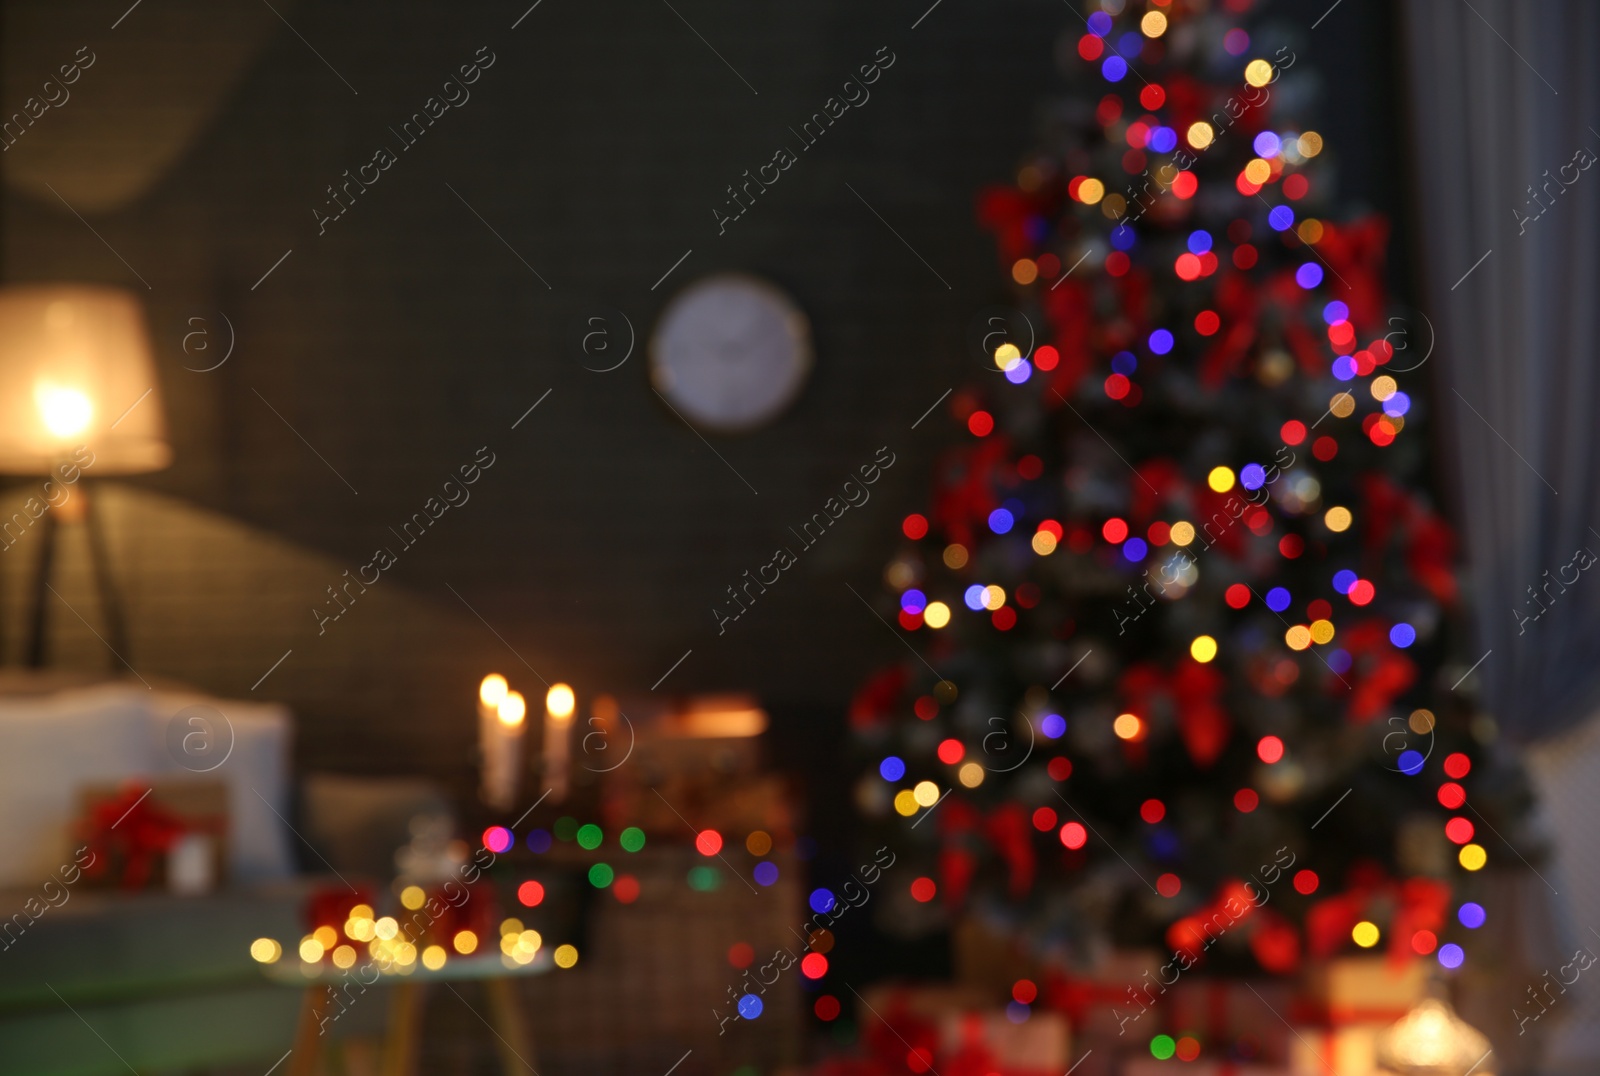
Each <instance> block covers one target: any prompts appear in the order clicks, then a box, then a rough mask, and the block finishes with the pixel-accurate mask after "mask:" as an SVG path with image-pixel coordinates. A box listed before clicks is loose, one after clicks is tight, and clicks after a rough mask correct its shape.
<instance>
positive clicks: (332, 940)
mask: <svg viewBox="0 0 1600 1076" xmlns="http://www.w3.org/2000/svg"><path fill="white" fill-rule="evenodd" d="M311 936H312V937H313V938H315V939H316V940H317V944H318V945H320V946H322V948H323V949H332V948H333V947H334V946H335V945H338V944H339V932H338V931H337V930H334V929H333V928H332V927H318V928H317V929H316V930H313V931H312V932H311Z"/></svg>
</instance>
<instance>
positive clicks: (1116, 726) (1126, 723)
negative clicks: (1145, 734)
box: [1111, 714, 1144, 740]
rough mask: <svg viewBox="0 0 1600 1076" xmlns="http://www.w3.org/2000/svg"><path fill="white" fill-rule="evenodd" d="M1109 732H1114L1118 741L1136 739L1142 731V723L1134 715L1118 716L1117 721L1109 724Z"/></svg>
mask: <svg viewBox="0 0 1600 1076" xmlns="http://www.w3.org/2000/svg"><path fill="white" fill-rule="evenodd" d="M1111 731H1112V732H1115V733H1116V734H1117V737H1118V738H1119V739H1123V740H1132V739H1136V738H1138V735H1139V733H1140V732H1142V731H1144V722H1143V721H1140V720H1139V718H1138V716H1137V715H1135V714H1118V715H1117V719H1116V720H1115V721H1113V722H1111Z"/></svg>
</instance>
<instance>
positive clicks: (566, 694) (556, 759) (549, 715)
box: [544, 684, 577, 803]
mask: <svg viewBox="0 0 1600 1076" xmlns="http://www.w3.org/2000/svg"><path fill="white" fill-rule="evenodd" d="M576 708H577V697H576V696H575V695H573V693H572V688H570V687H568V686H567V685H566V684H555V685H553V686H552V687H551V688H550V690H549V691H547V692H545V696H544V776H545V783H546V784H547V785H548V786H549V788H550V798H551V799H552V800H553V801H554V802H556V803H560V802H561V801H562V800H564V799H566V798H567V788H568V778H569V765H570V762H571V750H572V749H571V745H570V743H569V740H570V738H571V731H572V714H573V711H574V710H575V709H576Z"/></svg>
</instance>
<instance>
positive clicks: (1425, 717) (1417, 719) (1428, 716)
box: [1406, 710, 1434, 736]
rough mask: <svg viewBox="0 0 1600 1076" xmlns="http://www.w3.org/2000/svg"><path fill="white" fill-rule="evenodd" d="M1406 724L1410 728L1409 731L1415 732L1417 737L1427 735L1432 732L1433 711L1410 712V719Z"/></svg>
mask: <svg viewBox="0 0 1600 1076" xmlns="http://www.w3.org/2000/svg"><path fill="white" fill-rule="evenodd" d="M1406 724H1407V725H1408V726H1410V728H1411V731H1412V732H1415V733H1416V734H1417V735H1419V736H1421V735H1426V734H1427V733H1430V732H1432V731H1433V726H1434V717H1433V711H1432V710H1412V711H1411V717H1410V718H1408V719H1407V721H1406Z"/></svg>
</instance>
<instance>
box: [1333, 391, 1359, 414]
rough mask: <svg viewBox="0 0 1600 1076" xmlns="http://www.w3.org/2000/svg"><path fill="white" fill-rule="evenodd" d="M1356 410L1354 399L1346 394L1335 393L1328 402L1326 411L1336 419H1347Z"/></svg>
mask: <svg viewBox="0 0 1600 1076" xmlns="http://www.w3.org/2000/svg"><path fill="white" fill-rule="evenodd" d="M1355 409H1356V398H1355V397H1354V396H1352V395H1350V394H1349V393H1348V392H1336V393H1334V394H1333V398H1332V399H1331V400H1329V401H1328V410H1329V411H1332V412H1333V414H1334V416H1335V417H1337V418H1349V417H1350V416H1351V414H1352V413H1354V411H1355Z"/></svg>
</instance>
